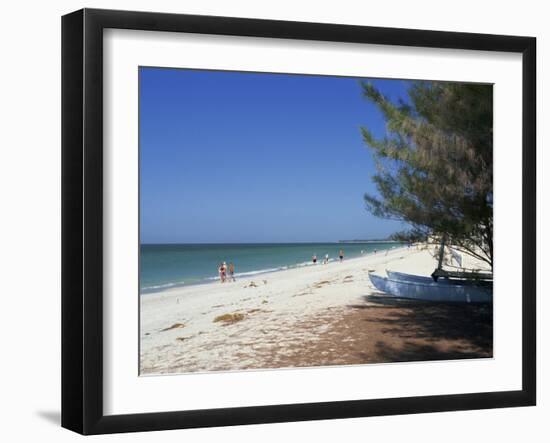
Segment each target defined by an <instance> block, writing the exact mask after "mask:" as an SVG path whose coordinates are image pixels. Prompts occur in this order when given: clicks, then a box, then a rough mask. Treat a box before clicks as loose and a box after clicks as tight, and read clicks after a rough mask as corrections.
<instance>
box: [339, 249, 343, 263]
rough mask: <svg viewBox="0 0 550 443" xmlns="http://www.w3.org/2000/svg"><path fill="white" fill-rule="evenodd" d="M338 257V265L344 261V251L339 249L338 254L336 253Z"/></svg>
mask: <svg viewBox="0 0 550 443" xmlns="http://www.w3.org/2000/svg"><path fill="white" fill-rule="evenodd" d="M338 256H339V257H340V263H341V262H343V261H344V251H343V250H342V249H340V252H339V253H338Z"/></svg>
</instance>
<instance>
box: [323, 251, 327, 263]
mask: <svg viewBox="0 0 550 443" xmlns="http://www.w3.org/2000/svg"><path fill="white" fill-rule="evenodd" d="M323 263H324V264H325V265H328V254H325V261H324V262H323Z"/></svg>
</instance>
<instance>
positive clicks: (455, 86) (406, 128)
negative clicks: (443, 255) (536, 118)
mask: <svg viewBox="0 0 550 443" xmlns="http://www.w3.org/2000/svg"><path fill="white" fill-rule="evenodd" d="M362 89H363V94H364V96H365V97H366V98H367V99H368V100H370V101H371V102H373V103H374V104H375V105H376V106H377V107H378V108H379V109H380V111H381V112H382V114H383V116H384V118H385V120H386V134H385V135H384V136H382V137H376V136H375V135H374V134H373V133H372V132H371V131H370V130H369V129H368V128H366V127H363V128H361V131H362V135H363V139H364V141H365V142H366V144H367V145H368V146H369V147H370V148H371V149H372V151H373V153H374V157H375V159H376V163H377V173H376V175H375V176H374V177H373V180H374V182H375V183H376V186H377V189H378V193H379V195H370V194H366V195H365V202H366V205H367V208H368V209H369V210H370V211H371V212H372V213H373V214H374V215H376V216H379V217H384V218H391V219H397V220H401V221H406V222H408V223H409V224H410V225H411V226H412V230H411V233H410V235H413V236H422V235H424V236H426V235H436V236H442V235H444V236H446V238H447V239H448V240H449V241H450V242H452V243H453V244H454V245H455V246H457V247H458V248H459V249H463V250H464V251H466V252H468V253H470V254H472V255H474V256H476V257H478V258H480V259H482V260H484V261H486V262H487V263H489V264H490V265H491V266H492V264H493V88H492V86H491V85H482V84H467V83H447V82H413V83H412V84H411V86H410V87H409V90H408V95H409V100H408V101H407V102H405V101H400V102H399V103H394V102H392V101H391V100H390V99H389V98H387V97H385V96H383V95H382V94H381V93H380V91H379V90H377V89H376V88H375V87H374V86H373V85H372V84H370V83H362Z"/></svg>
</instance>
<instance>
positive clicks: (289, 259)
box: [139, 242, 400, 294]
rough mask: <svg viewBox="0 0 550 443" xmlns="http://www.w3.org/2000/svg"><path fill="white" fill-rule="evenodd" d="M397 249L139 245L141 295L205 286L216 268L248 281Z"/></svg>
mask: <svg viewBox="0 0 550 443" xmlns="http://www.w3.org/2000/svg"><path fill="white" fill-rule="evenodd" d="M398 246H400V245H399V244H398V243H388V242H376V243H374V242H373V243H370V242H369V243H284V244H281V243H277V244H267V243H266V244H259V243H254V244H170V245H152V244H147V245H141V246H140V282H139V283H140V292H141V293H142V294H144V293H149V292H158V291H162V290H164V289H168V288H170V287H175V286H183V285H192V284H198V283H207V282H209V281H212V280H215V279H217V278H218V266H219V264H220V263H221V262H223V261H225V262H227V264H229V263H230V262H233V263H234V265H235V277H236V278H237V279H238V278H250V277H251V276H254V275H257V274H261V273H264V272H272V271H279V270H284V269H290V268H295V267H300V266H308V265H311V264H312V256H313V255H314V254H315V255H317V260H318V263H319V262H321V263H322V261H323V259H324V257H325V254H328V255H329V260H330V261H332V260H335V259H336V260H337V259H338V252H339V250H340V249H342V250H343V251H344V256H345V259H349V258H353V257H359V256H360V255H361V251H363V254H369V253H373V252H374V250H377V251H382V250H385V249H390V248H392V247H398Z"/></svg>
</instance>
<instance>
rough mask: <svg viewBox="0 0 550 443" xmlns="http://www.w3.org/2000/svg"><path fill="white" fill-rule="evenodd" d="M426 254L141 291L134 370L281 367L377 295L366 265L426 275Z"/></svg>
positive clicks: (429, 264) (468, 262)
mask: <svg viewBox="0 0 550 443" xmlns="http://www.w3.org/2000/svg"><path fill="white" fill-rule="evenodd" d="M430 248H431V250H432V253H433V246H430ZM432 253H430V252H429V251H428V250H426V249H421V248H419V247H411V248H410V249H408V248H406V247H401V248H395V249H391V250H389V251H387V252H386V251H381V252H379V253H377V254H369V255H365V256H362V257H359V258H354V259H348V260H344V262H343V263H339V262H331V263H329V264H328V265H323V264H317V265H312V266H307V267H302V268H295V269H289V270H284V271H279V272H273V273H266V274H259V275H256V276H254V278H246V279H238V280H237V281H236V282H231V283H223V284H222V283H220V282H214V283H209V284H203V285H194V286H188V287H181V288H174V289H170V290H166V291H163V292H160V293H155V294H145V295H143V296H141V313H140V326H141V331H140V337H141V356H140V357H141V358H140V362H141V368H140V369H141V374H143V375H147V374H162V373H184V372H195V371H213V370H239V369H247V368H278V367H284V366H287V365H288V362H289V361H292V359H290V360H289V358H290V357H291V354H293V353H294V354H295V353H296V352H299V349H300V344H301V343H306V342H307V343H315V342H316V340H318V339H319V337H321V336H322V335H323V333H325V332H327V330H329V329H330V328H331V327H333V326H334V325H336V324H337V323H338V322H339V321H340V320H341V319H342V317H343V316H344V315H346V312H347V311H348V310H349V309H350V306H353V305H356V304H358V303H365V297H366V296H369V295H376V294H378V292H377V291H376V290H375V289H374V288H373V287H372V285H371V283H370V281H369V278H368V271H372V270H374V271H375V272H376V273H380V274H383V273H384V272H385V270H386V269H390V270H395V271H402V272H408V273H414V274H418V275H429V274H430V273H431V272H433V270H434V268H435V266H436V260H435V259H434V257H433V256H432ZM463 260H464V261H465V262H464V266H465V267H469V268H483V265H482V264H481V263H477V262H475V261H474V260H473V259H471V258H470V257H467V256H464V257H463ZM221 316H225V317H221ZM219 317H221V319H220V318H219ZM339 327H342V326H339ZM343 327H344V328H347V325H345V324H344V326H343ZM345 340H351V341H353V340H354V337H353V335H352V336H350V337H348V338H346V339H345ZM323 352H325V351H321V352H320V353H321V354H323ZM335 352H336V353H337V350H335V349H327V350H326V354H327V357H326V358H324V357H323V355H319V356H317V357H318V358H317V360H316V362H317V363H318V364H335V363H338V362H334V361H333V359H331V358H330V355H334V353H335Z"/></svg>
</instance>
